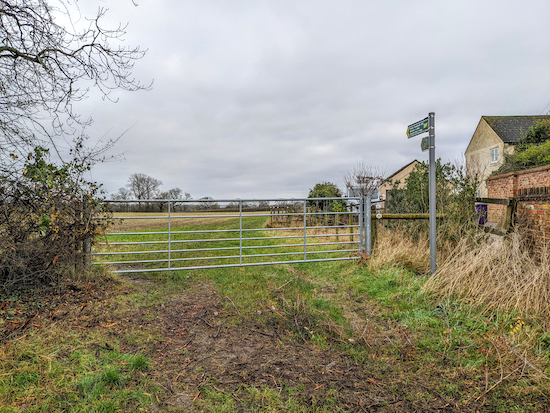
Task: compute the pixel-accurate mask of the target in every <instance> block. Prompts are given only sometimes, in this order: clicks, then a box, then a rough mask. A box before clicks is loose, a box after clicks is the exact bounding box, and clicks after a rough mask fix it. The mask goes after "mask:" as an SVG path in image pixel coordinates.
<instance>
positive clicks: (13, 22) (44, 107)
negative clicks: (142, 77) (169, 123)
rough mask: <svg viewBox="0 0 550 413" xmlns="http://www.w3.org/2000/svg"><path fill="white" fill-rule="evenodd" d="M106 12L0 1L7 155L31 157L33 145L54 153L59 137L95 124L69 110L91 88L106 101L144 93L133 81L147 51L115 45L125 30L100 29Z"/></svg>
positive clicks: (2, 130) (34, 0) (54, 1)
mask: <svg viewBox="0 0 550 413" xmlns="http://www.w3.org/2000/svg"><path fill="white" fill-rule="evenodd" d="M105 13H106V9H104V8H100V9H99V11H98V12H97V15H95V17H93V18H91V19H85V18H81V17H80V10H79V9H78V6H77V4H76V0H0V38H1V39H2V41H1V43H0V149H1V152H2V153H3V154H8V153H15V154H17V153H18V154H25V155H26V153H27V152H29V150H30V148H32V147H35V146H42V147H47V148H50V149H53V150H55V151H57V149H58V145H57V143H56V139H55V138H56V136H61V135H68V134H69V135H73V134H76V133H78V131H79V130H81V129H82V128H84V127H85V125H86V124H87V123H88V122H89V121H90V120H89V119H87V120H82V119H81V118H80V117H79V116H78V115H77V114H76V113H75V112H74V111H73V107H72V103H73V102H75V101H79V100H81V99H83V98H84V97H85V96H86V95H87V93H88V89H89V87H90V85H93V86H94V87H95V88H96V89H99V91H101V93H102V94H103V96H104V97H109V94H110V92H111V90H113V89H124V90H130V91H133V90H138V89H144V88H147V87H144V86H142V85H141V84H140V83H139V82H138V81H136V80H135V79H134V78H133V77H132V76H131V70H132V68H133V65H134V62H135V61H136V60H137V59H140V58H141V57H143V56H144V53H145V51H143V50H140V48H139V47H135V48H131V47H125V46H120V45H117V43H119V42H121V41H122V37H123V35H124V34H125V29H126V26H122V25H119V26H118V27H116V28H114V29H109V28H105V27H103V26H102V18H103V16H104V15H105ZM73 16H78V18H73ZM60 22H64V24H62V23H60ZM82 22H86V23H85V24H86V25H85V26H82ZM77 145H82V139H80V140H77V142H76V143H75V147H76V146H77ZM80 149H81V148H80ZM58 155H59V153H58Z"/></svg>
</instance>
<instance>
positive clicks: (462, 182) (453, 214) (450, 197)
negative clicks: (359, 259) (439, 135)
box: [386, 159, 479, 249]
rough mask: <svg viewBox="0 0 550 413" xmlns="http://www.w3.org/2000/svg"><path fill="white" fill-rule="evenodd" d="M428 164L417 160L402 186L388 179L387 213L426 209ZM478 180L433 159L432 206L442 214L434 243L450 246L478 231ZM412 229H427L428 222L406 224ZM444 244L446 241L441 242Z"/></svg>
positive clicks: (421, 211) (459, 169) (462, 170)
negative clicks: (434, 204)
mask: <svg viewBox="0 0 550 413" xmlns="http://www.w3.org/2000/svg"><path fill="white" fill-rule="evenodd" d="M428 175H429V165H428V163H427V162H422V163H420V164H418V165H417V166H416V167H415V169H414V170H413V171H412V172H411V173H410V175H409V176H408V177H407V178H406V179H405V182H404V183H405V186H404V188H402V189H399V185H400V182H399V181H396V182H392V189H391V190H390V191H389V195H390V196H389V197H388V201H387V203H386V209H387V211H388V212H391V213H428V211H429V176H428ZM478 186H479V182H478V181H477V180H476V179H474V178H472V177H470V176H467V175H466V171H465V168H464V167H463V166H459V165H453V164H451V163H446V164H443V163H442V162H441V159H438V160H437V161H436V206H437V213H438V214H443V215H444V217H443V219H441V220H438V244H439V245H440V246H441V247H445V248H446V249H448V248H450V249H452V248H453V247H454V245H456V244H457V243H458V242H459V240H460V239H461V238H462V237H463V236H465V235H468V234H471V233H472V232H474V233H475V232H477V231H478V226H477V215H476V211H475V198H476V192H477V188H478ZM408 226H409V228H410V229H411V230H412V233H413V234H414V233H415V232H419V231H420V232H422V231H424V230H427V228H428V222H427V220H424V221H416V222H411V223H409V224H408ZM445 244H448V245H445Z"/></svg>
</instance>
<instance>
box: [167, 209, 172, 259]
mask: <svg viewBox="0 0 550 413" xmlns="http://www.w3.org/2000/svg"><path fill="white" fill-rule="evenodd" d="M170 204H171V202H170V201H168V268H169V269H171V268H172V221H171V212H172V211H171V208H170V206H171V205H170Z"/></svg>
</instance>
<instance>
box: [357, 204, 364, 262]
mask: <svg viewBox="0 0 550 413" xmlns="http://www.w3.org/2000/svg"><path fill="white" fill-rule="evenodd" d="M364 201H365V199H364V197H361V199H360V200H359V205H358V207H359V222H358V224H359V249H360V250H361V253H363V254H364V253H365V245H364V244H363V239H364V235H365V228H364V225H365V223H364V220H363V212H364V209H365V208H364Z"/></svg>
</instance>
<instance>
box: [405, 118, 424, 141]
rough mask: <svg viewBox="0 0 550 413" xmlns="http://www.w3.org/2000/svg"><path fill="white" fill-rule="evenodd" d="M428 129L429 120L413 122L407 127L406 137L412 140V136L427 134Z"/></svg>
mask: <svg viewBox="0 0 550 413" xmlns="http://www.w3.org/2000/svg"><path fill="white" fill-rule="evenodd" d="M428 128H429V119H428V118H425V119H422V120H421V121H418V122H415V123H413V124H412V125H409V126H408V128H407V136H408V137H409V139H410V138H412V137H413V136H416V135H420V134H421V133H424V132H428Z"/></svg>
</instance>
